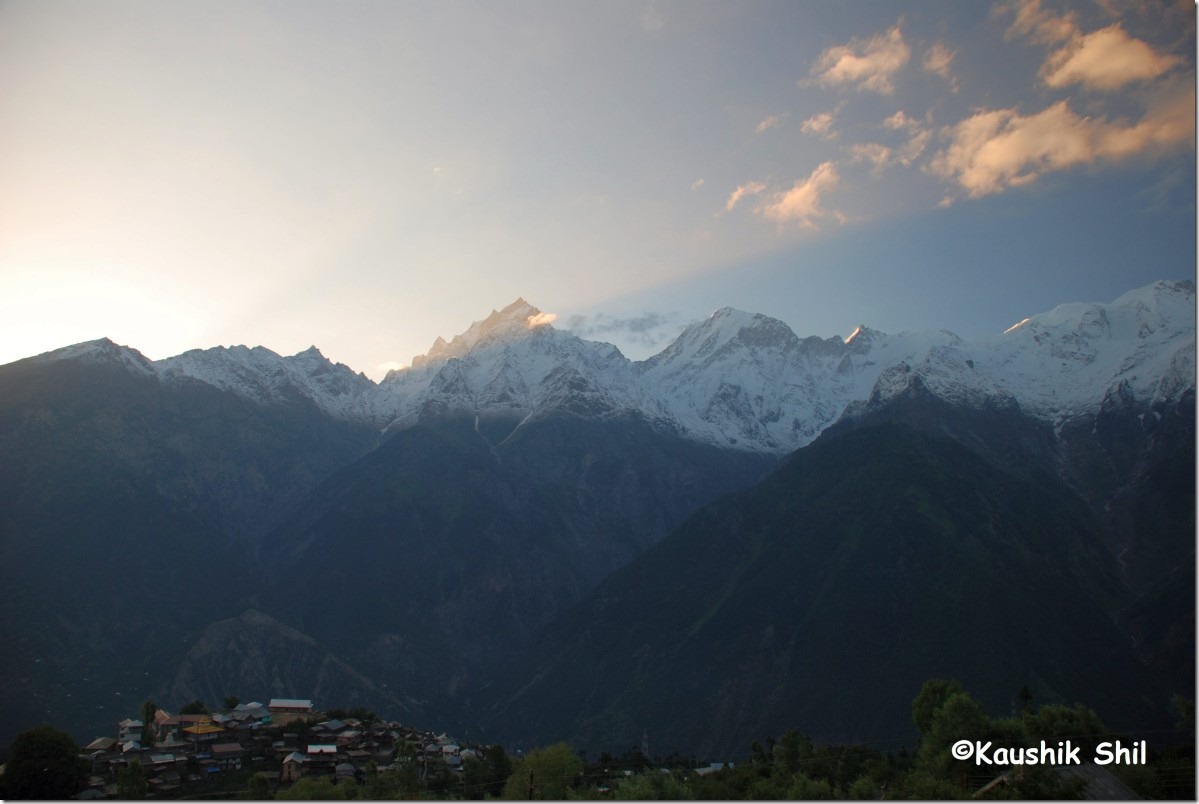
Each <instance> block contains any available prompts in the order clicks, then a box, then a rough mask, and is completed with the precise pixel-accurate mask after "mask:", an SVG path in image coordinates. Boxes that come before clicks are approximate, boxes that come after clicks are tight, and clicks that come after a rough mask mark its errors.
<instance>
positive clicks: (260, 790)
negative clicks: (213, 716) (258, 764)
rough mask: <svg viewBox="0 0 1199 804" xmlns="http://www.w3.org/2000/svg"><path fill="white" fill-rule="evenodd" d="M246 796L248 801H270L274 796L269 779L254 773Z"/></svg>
mask: <svg viewBox="0 0 1199 804" xmlns="http://www.w3.org/2000/svg"><path fill="white" fill-rule="evenodd" d="M234 706H237V704H234ZM246 798H248V799H249V800H250V801H270V800H271V799H272V798H274V796H273V795H272V794H271V782H270V780H269V779H267V778H266V776H264V775H262V774H261V773H255V774H254V775H253V776H251V777H250V784H249V786H248V787H247V788H246Z"/></svg>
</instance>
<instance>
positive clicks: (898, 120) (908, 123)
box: [883, 109, 920, 129]
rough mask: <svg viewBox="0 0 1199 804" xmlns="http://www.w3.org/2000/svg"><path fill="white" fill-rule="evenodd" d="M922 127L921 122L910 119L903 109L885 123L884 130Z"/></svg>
mask: <svg viewBox="0 0 1199 804" xmlns="http://www.w3.org/2000/svg"><path fill="white" fill-rule="evenodd" d="M919 125H920V121H919V120H915V119H913V118H911V117H908V116H907V115H906V114H905V113H904V111H903V109H900V110H899V111H898V112H896V113H895V114H893V115H891V116H890V117H888V118H887V119H886V120H884V121H883V127H884V128H892V129H900V128H908V129H910V128H916V127H918V126H919Z"/></svg>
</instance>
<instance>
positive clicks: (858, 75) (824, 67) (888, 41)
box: [812, 25, 912, 95]
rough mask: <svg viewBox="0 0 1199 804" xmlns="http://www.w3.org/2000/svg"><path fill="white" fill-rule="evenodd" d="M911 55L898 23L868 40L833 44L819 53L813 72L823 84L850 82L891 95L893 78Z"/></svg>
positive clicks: (858, 86)
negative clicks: (833, 45)
mask: <svg viewBox="0 0 1199 804" xmlns="http://www.w3.org/2000/svg"><path fill="white" fill-rule="evenodd" d="M911 56H912V50H911V48H909V47H908V45H907V43H906V42H904V41H903V33H902V32H901V31H900V30H899V26H898V25H896V26H894V27H893V28H891V29H890V30H889V31H887V32H886V33H882V34H879V35H878V36H874V37H871V38H870V39H867V40H865V41H862V40H858V39H853V40H851V41H850V42H849V44H847V45H837V46H835V47H830V48H829V49H828V50H826V51H824V52H823V53H822V54H820V58H819V59H817V60H816V64H815V66H814V67H813V68H812V74H813V76H814V77H815V80H816V81H817V82H818V83H820V84H824V85H840V84H849V85H854V86H857V88H858V89H868V90H870V91H871V92H878V93H880V94H882V95H891V94H893V93H894V92H895V86H894V84H893V83H892V78H893V77H894V76H895V74H896V73H897V72H899V71H900V70H902V69H903V68H904V67H905V66H906V65H907V63H908V60H909V59H910V58H911Z"/></svg>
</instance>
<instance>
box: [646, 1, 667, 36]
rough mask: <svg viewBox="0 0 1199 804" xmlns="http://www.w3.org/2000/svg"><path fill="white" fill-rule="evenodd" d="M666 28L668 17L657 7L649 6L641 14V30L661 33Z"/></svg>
mask: <svg viewBox="0 0 1199 804" xmlns="http://www.w3.org/2000/svg"><path fill="white" fill-rule="evenodd" d="M665 27H666V17H665V15H663V14H662V9H660V8H658V7H657V6H655V5H649V6H647V7H646V9H645V11H644V12H643V13H642V14H641V30H643V31H647V32H649V31H660V30H662V29H663V28H665Z"/></svg>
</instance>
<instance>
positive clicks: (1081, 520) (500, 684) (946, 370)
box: [0, 281, 1195, 756]
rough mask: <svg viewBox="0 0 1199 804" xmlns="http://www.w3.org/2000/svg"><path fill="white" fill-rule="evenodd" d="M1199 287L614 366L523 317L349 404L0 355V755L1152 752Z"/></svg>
mask: <svg viewBox="0 0 1199 804" xmlns="http://www.w3.org/2000/svg"><path fill="white" fill-rule="evenodd" d="M1194 292H1195V291H1194V284H1193V283H1192V282H1189V281H1161V282H1157V283H1154V284H1153V285H1150V286H1148V287H1145V288H1140V289H1137V290H1133V291H1131V292H1129V293H1127V294H1125V295H1124V296H1121V297H1120V298H1119V299H1117V300H1115V301H1114V302H1112V303H1108V304H1098V303H1095V304H1079V303H1073V304H1065V305H1062V306H1059V307H1056V308H1054V309H1052V310H1050V311H1049V312H1046V313H1041V314H1038V315H1033V316H1031V317H1029V318H1027V319H1025V320H1024V321H1021V322H1019V323H1018V324H1016V325H1014V326H1013V327H1011V328H1010V329H1009V330H1007V331H1006V332H1004V333H1000V334H997V335H994V336H991V337H987V338H982V339H977V340H973V341H966V340H963V339H961V338H959V337H957V336H956V335H954V334H952V333H950V332H946V331H929V332H916V333H900V334H892V335H888V334H885V333H881V332H877V331H875V330H871V329H869V328H867V327H865V326H863V327H859V328H858V329H857V330H855V332H854V333H853V335H851V336H850V337H849V338H846V339H844V340H842V339H841V338H837V337H834V338H819V337H807V338H801V337H799V336H797V335H796V334H795V333H794V332H793V331H792V330H791V329H790V327H788V326H787V325H786V324H784V323H783V322H781V321H778V320H776V319H772V318H769V317H766V316H762V315H755V314H750V313H745V312H741V311H738V310H734V309H731V308H723V309H720V310H717V311H716V312H715V313H713V314H712V316H711V317H709V318H708V319H706V320H704V321H701V322H697V323H694V324H692V325H690V326H688V327H687V328H686V329H685V330H684V331H683V332H682V333H681V334H680V335H679V336H678V337H677V338H676V339H675V340H674V342H673V343H671V344H670V345H669V346H668V347H667V348H665V349H664V350H663V351H661V352H660V353H658V354H657V355H655V356H653V357H651V358H649V359H648V360H644V361H632V360H629V359H628V358H626V357H625V356H624V355H623V354H621V352H620V351H619V350H618V349H617V348H616V347H614V346H612V345H610V344H604V343H597V342H591V341H586V340H583V339H581V338H578V337H575V336H574V335H572V334H571V333H569V332H566V331H560V330H557V329H555V328H554V327H553V325H552V323H548V321H549V318H548V317H547V316H545V315H543V314H542V313H541V311H539V310H538V309H537V308H535V307H533V306H532V305H530V304H528V303H527V302H525V301H524V300H523V299H518V300H516V301H515V302H514V303H512V304H511V305H508V306H507V307H505V308H503V309H502V310H498V311H492V312H491V314H490V315H489V316H488V317H487V318H485V319H483V320H481V321H479V322H476V323H475V324H473V325H472V326H471V327H470V328H469V329H468V330H467V331H466V332H464V333H462V334H460V335H457V336H455V337H454V338H452V339H451V340H449V341H448V342H447V341H445V340H444V339H441V338H438V339H437V340H436V341H435V342H434V344H433V346H432V347H431V349H430V350H429V352H428V353H427V354H425V355H423V356H419V357H417V358H415V359H413V361H412V366H411V367H410V368H407V369H403V370H398V371H393V372H391V373H389V374H388V375H387V377H386V378H385V379H384V380H382V381H381V382H378V383H375V382H373V381H371V380H370V379H368V378H366V377H365V376H363V375H361V374H357V373H355V372H354V371H352V370H351V369H349V368H348V367H346V366H344V365H341V364H334V363H332V362H331V361H329V360H327V359H326V358H324V357H323V356H322V355H321V354H320V352H319V351H318V350H317V349H316V348H310V349H308V350H306V351H304V352H300V353H299V354H296V355H294V356H290V357H284V356H280V355H277V354H275V353H273V352H271V351H269V350H267V349H264V348H262V347H256V348H252V349H251V348H246V347H244V346H236V347H232V348H225V347H218V348H213V349H206V350H194V351H190V352H186V353H184V354H181V355H178V356H176V357H171V358H167V359H165V360H158V361H150V360H147V359H146V358H145V357H144V356H142V355H141V354H140V353H139V352H137V351H136V350H134V349H132V348H129V347H126V346H120V345H117V344H114V343H112V342H111V341H108V340H106V339H102V340H98V341H91V342H87V343H82V344H76V345H74V346H68V347H65V348H63V349H59V350H56V351H53V352H49V353H46V354H43V355H38V356H36V357H31V358H27V359H25V360H21V361H17V362H15V363H11V364H8V365H6V366H0V456H2V457H3V461H2V462H0V464H2V465H0V488H3V490H4V491H3V497H2V498H0V551H2V552H0V555H2V556H3V567H4V569H3V581H4V583H3V592H0V594H2V595H3V597H4V609H3V610H4V612H5V614H6V617H5V626H4V633H3V634H2V636H3V637H4V639H5V641H6V643H7V644H9V645H12V646H14V648H15V649H14V650H11V651H8V652H6V656H5V658H3V659H0V679H2V680H3V682H4V683H3V685H2V690H3V691H2V692H0V711H3V712H4V717H3V719H2V721H3V722H4V723H5V724H6V728H8V729H9V730H10V731H11V733H6V734H3V735H0V739H6V738H11V736H12V735H13V734H15V733H16V732H17V731H20V730H21V729H22V728H24V727H26V726H28V725H31V724H32V723H36V722H39V721H49V722H53V723H56V724H58V725H60V726H62V727H66V728H69V729H71V730H72V731H73V732H75V733H76V734H77V736H78V737H80V738H82V737H84V736H89V737H90V736H95V734H99V733H107V731H109V730H111V729H110V727H111V725H112V724H115V722H116V721H117V720H120V719H122V718H123V717H126V716H131V715H133V714H136V711H137V707H138V706H140V703H141V701H142V700H145V699H146V698H155V699H156V700H157V701H158V703H160V704H162V705H165V706H168V707H170V706H178V705H181V704H182V703H186V702H188V701H191V700H194V699H197V698H198V699H202V700H207V701H209V702H210V703H215V702H217V701H219V700H221V699H223V698H224V697H225V696H226V695H231V694H236V695H239V696H242V697H243V698H244V697H246V696H256V697H272V696H274V697H312V698H316V699H318V701H317V702H318V705H319V704H326V705H347V706H348V705H359V704H360V705H366V706H373V707H376V708H378V709H379V710H380V714H384V715H385V716H389V717H394V718H399V719H409V720H414V721H415V720H419V721H420V722H422V723H431V724H437V723H441V724H445V725H444V727H445V728H453V729H456V730H458V731H459V733H462V734H464V735H469V736H471V737H479V738H494V739H504V740H506V741H511V742H513V743H514V744H522V745H525V746H529V747H531V746H533V745H536V744H539V743H540V744H545V743H549V742H554V741H556V740H558V739H569V740H571V741H572V744H575V745H576V746H578V747H584V748H597V749H601V750H611V749H615V750H624V749H626V748H628V747H629V746H630V745H633V744H635V743H636V742H638V741H639V740H640V739H641V737H642V735H643V734H644V733H645V732H647V731H648V732H651V733H652V734H654V735H656V737H655V740H656V741H660V744H661V745H662V747H663V748H665V749H666V750H679V751H683V752H702V753H704V754H707V755H725V756H727V755H732V754H735V753H736V752H738V751H743V750H744V749H745V745H746V744H747V743H748V741H749V740H750V739H753V738H760V737H764V736H766V735H769V734H777V733H781V732H782V731H785V730H787V729H790V728H798V729H800V730H802V731H805V732H807V733H809V734H811V735H813V736H814V737H817V738H824V739H838V740H865V741H876V742H878V741H884V740H898V741H900V742H902V741H903V740H904V739H906V738H907V737H908V736H910V734H911V732H912V727H911V724H910V718H909V717H908V714H907V710H906V706H907V701H910V700H911V698H912V696H913V695H914V694H915V692H916V691H917V690H918V688H919V684H920V682H921V681H923V680H924V679H925V678H928V677H933V676H936V675H946V676H954V677H958V678H959V679H960V680H962V681H963V682H964V683H966V684H967V686H968V687H969V688H970V689H971V690H972V691H974V692H976V693H977V694H978V695H980V696H981V697H982V699H984V700H986V701H987V702H988V703H990V704H991V705H992V706H993V707H997V708H1003V707H1005V706H1008V705H1009V704H1010V698H1011V696H1012V695H1014V694H1015V692H1016V691H1018V690H1019V689H1020V688H1021V687H1022V686H1025V687H1028V688H1029V689H1030V690H1031V691H1032V692H1033V694H1034V696H1036V697H1037V698H1038V699H1039V700H1045V701H1067V702H1074V701H1082V702H1085V703H1088V704H1089V705H1091V706H1094V707H1095V708H1096V709H1098V710H1099V711H1100V714H1101V715H1104V716H1105V717H1106V718H1107V719H1108V720H1109V724H1110V725H1113V726H1115V727H1120V726H1126V727H1127V728H1128V729H1129V730H1142V731H1147V730H1152V729H1155V728H1159V727H1161V725H1162V724H1163V723H1168V718H1169V714H1168V703H1169V698H1170V695H1172V694H1174V693H1181V694H1184V695H1186V696H1187V697H1189V698H1193V696H1194V688H1193V678H1194V608H1195V601H1194V579H1195V565H1194V544H1195V542H1194V538H1195V530H1194V521H1195V520H1194V510H1195V509H1194V489H1195V473H1194V444H1195V436H1194V392H1195V296H1194ZM1129 679H1134V681H1131V682H1130V681H1129ZM247 686H252V687H253V689H246V687H247ZM264 687H265V688H264Z"/></svg>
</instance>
